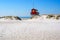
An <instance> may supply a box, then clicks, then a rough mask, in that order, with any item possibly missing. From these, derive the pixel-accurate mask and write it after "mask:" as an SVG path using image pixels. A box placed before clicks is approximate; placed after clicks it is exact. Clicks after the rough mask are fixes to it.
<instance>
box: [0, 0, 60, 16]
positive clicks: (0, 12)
mask: <svg viewBox="0 0 60 40" xmlns="http://www.w3.org/2000/svg"><path fill="white" fill-rule="evenodd" d="M32 8H33V0H0V16H21V17H24V16H25V17H27V16H30V11H31V9H32ZM34 8H36V9H38V11H39V12H40V14H60V0H34Z"/></svg>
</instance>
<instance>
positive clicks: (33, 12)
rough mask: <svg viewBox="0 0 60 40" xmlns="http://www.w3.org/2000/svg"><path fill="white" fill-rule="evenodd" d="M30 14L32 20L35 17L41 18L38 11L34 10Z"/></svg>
mask: <svg viewBox="0 0 60 40" xmlns="http://www.w3.org/2000/svg"><path fill="white" fill-rule="evenodd" d="M30 14H31V16H32V18H33V17H36V16H39V12H38V10H37V9H34V8H33V9H31V13H30Z"/></svg>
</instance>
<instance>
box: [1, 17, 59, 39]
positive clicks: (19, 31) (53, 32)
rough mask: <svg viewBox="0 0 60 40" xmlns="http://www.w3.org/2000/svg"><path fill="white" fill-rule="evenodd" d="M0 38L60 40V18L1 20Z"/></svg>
mask: <svg viewBox="0 0 60 40" xmlns="http://www.w3.org/2000/svg"><path fill="white" fill-rule="evenodd" d="M0 40H60V20H53V19H43V20H42V19H40V18H37V19H28V20H21V21H20V20H5V21H4V20H0Z"/></svg>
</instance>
